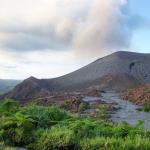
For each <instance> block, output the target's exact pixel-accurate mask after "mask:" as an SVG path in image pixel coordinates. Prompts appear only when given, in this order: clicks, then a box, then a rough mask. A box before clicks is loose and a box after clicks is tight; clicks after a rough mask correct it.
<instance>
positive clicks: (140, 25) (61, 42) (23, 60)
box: [0, 0, 150, 79]
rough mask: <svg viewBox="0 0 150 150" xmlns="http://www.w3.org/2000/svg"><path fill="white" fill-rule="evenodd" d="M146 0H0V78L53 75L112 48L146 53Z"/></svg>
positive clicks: (149, 33) (149, 45) (149, 20)
mask: <svg viewBox="0 0 150 150" xmlns="http://www.w3.org/2000/svg"><path fill="white" fill-rule="evenodd" d="M149 6H150V1H149V0H107V1H106V0H92V1H91V0H13V1H10V0H0V78H2V79H25V78H27V77H30V76H35V77H37V78H53V77H58V76H61V75H64V74H66V73H69V72H72V71H74V70H76V69H79V68H80V67H82V66H84V65H87V64H88V63H90V62H92V61H94V60H95V59H98V58H100V57H103V56H106V55H108V54H111V53H113V52H116V51H122V50H123V51H134V52H141V53H150V42H149V41H150V15H149V14H150V9H149Z"/></svg>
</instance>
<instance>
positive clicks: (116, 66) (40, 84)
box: [5, 51, 150, 99]
mask: <svg viewBox="0 0 150 150" xmlns="http://www.w3.org/2000/svg"><path fill="white" fill-rule="evenodd" d="M145 83H150V54H140V53H132V52H123V51H120V52H116V53H113V54H111V55H108V56H106V57H103V58H101V59H98V60H96V61H95V62H93V63H91V64H89V65H87V66H85V67H83V68H81V69H79V70H77V71H75V72H72V73H70V74H67V75H64V76H61V77H58V78H53V79H36V78H34V77H30V78H28V79H26V80H24V81H23V82H22V83H21V84H19V85H17V86H16V87H15V88H14V90H12V91H11V92H9V93H8V94H7V95H5V96H7V97H12V98H15V99H28V98H37V97H39V96H47V95H50V94H52V93H53V92H56V91H77V90H83V89H86V88H97V89H106V88H107V89H115V90H124V89H127V88H133V87H137V86H138V85H141V84H145Z"/></svg>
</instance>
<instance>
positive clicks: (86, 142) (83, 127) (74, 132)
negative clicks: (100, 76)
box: [0, 100, 150, 150]
mask: <svg viewBox="0 0 150 150" xmlns="http://www.w3.org/2000/svg"><path fill="white" fill-rule="evenodd" d="M12 108H13V109H12ZM96 111H97V115H98V116H97V117H93V118H92V117H75V116H73V115H70V114H69V113H67V112H65V111H63V110H61V109H59V108H57V107H53V106H50V107H49V106H48V107H44V106H38V105H36V104H30V105H28V106H24V107H19V106H18V104H17V103H16V102H14V101H12V100H6V101H4V102H2V103H1V104H0V112H1V113H0V122H1V124H0V142H1V143H4V144H5V145H7V146H9V147H10V149H11V147H25V148H27V149H29V150H70V149H74V150H149V149H150V133H149V132H147V131H145V130H144V128H143V123H142V122H141V121H139V122H138V123H137V125H136V126H134V127H132V126H130V125H129V124H128V123H126V122H122V123H120V124H113V123H111V122H109V121H107V119H106V116H105V115H104V114H105V113H107V112H106V108H105V106H100V107H98V109H97V110H96ZM8 149H9V148H8ZM12 149H13V148H12Z"/></svg>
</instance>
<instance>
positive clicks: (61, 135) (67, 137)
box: [36, 128, 76, 150]
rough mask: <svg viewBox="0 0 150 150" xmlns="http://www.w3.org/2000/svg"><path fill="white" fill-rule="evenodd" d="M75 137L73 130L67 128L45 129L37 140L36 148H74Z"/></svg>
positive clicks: (54, 149)
mask: <svg viewBox="0 0 150 150" xmlns="http://www.w3.org/2000/svg"><path fill="white" fill-rule="evenodd" d="M75 145H76V138H75V137H74V134H73V131H72V130H69V129H67V128H53V129H51V130H45V131H44V133H43V134H42V136H41V138H40V139H39V140H38V142H37V146H36V149H37V150H58V149H66V150H69V149H74V148H75Z"/></svg>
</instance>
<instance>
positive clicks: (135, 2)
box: [129, 0, 150, 53]
mask: <svg viewBox="0 0 150 150" xmlns="http://www.w3.org/2000/svg"><path fill="white" fill-rule="evenodd" d="M129 6H130V11H131V13H132V14H136V15H139V16H141V17H143V18H144V19H145V20H146V21H147V22H148V26H147V27H144V26H143V27H141V28H139V29H138V30H136V32H135V33H134V35H133V38H132V44H131V48H132V49H135V50H136V51H139V52H144V53H150V1H149V0H131V1H130V2H129Z"/></svg>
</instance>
